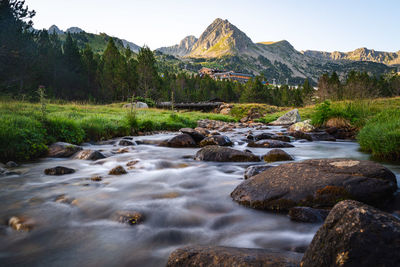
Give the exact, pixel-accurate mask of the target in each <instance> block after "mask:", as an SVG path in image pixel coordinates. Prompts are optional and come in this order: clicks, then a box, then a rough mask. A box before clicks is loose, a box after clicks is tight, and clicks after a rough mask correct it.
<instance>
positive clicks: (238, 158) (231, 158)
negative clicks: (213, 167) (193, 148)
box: [195, 146, 260, 162]
mask: <svg viewBox="0 0 400 267" xmlns="http://www.w3.org/2000/svg"><path fill="white" fill-rule="evenodd" d="M195 159H196V160H203V161H218V162H252V161H255V162H257V161H260V157H258V156H256V155H254V154H253V153H251V152H247V151H239V150H236V149H232V148H228V147H221V146H206V147H204V148H202V149H200V150H199V151H198V152H197V153H196V157H195Z"/></svg>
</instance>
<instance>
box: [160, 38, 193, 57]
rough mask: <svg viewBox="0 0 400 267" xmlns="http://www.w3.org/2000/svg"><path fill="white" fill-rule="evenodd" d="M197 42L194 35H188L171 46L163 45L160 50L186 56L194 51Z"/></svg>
mask: <svg viewBox="0 0 400 267" xmlns="http://www.w3.org/2000/svg"><path fill="white" fill-rule="evenodd" d="M196 42H197V38H196V37H194V36H193V35H189V36H186V37H185V38H184V39H183V40H182V41H181V42H180V43H179V44H177V45H174V46H169V47H161V48H159V49H157V50H158V51H160V52H162V53H164V54H169V55H173V56H179V57H184V56H186V55H188V54H189V53H190V51H192V48H193V45H194V44H195V43H196Z"/></svg>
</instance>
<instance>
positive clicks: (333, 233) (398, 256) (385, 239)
mask: <svg viewBox="0 0 400 267" xmlns="http://www.w3.org/2000/svg"><path fill="white" fill-rule="evenodd" d="M399 241H400V221H399V220H398V219H397V218H396V217H394V216H392V215H390V214H388V213H385V212H383V211H380V210H378V209H376V208H373V207H371V206H368V205H365V204H362V203H360V202H357V201H351V200H346V201H342V202H340V203H338V204H337V205H336V206H335V207H334V208H333V209H332V210H331V212H330V213H329V215H328V217H327V218H326V220H325V223H324V224H323V225H322V227H321V228H320V229H319V230H318V232H317V233H316V234H315V236H314V239H313V240H312V242H311V244H310V246H309V247H308V249H307V250H306V252H305V254H304V257H303V259H302V261H301V266H304V267H308V266H310V267H313V266H315V267H317V266H318V267H319V266H344V267H350V266H351V267H353V266H354V267H358V266H371V267H372V266H374V267H375V266H387V267H389V266H400V253H399V251H400V242H399Z"/></svg>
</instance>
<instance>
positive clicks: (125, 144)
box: [118, 139, 135, 146]
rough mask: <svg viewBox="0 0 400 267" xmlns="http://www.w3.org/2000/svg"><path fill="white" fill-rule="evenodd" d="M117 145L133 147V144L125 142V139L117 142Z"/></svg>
mask: <svg viewBox="0 0 400 267" xmlns="http://www.w3.org/2000/svg"><path fill="white" fill-rule="evenodd" d="M118 145H119V146H134V145H135V142H133V141H130V140H126V139H122V140H121V141H119V143H118Z"/></svg>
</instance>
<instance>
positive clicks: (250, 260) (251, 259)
mask: <svg viewBox="0 0 400 267" xmlns="http://www.w3.org/2000/svg"><path fill="white" fill-rule="evenodd" d="M301 256H302V254H299V253H295V252H277V251H271V250H267V249H254V248H252V249H250V248H233V247H215V246H191V247H184V248H179V249H177V250H175V251H173V252H172V253H171V255H170V256H169V259H168V263H167V267H178V266H179V267H180V266H209V267H217V266H240V267H250V266H263V267H268V266H271V267H295V266H298V265H299V262H300V259H301Z"/></svg>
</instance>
